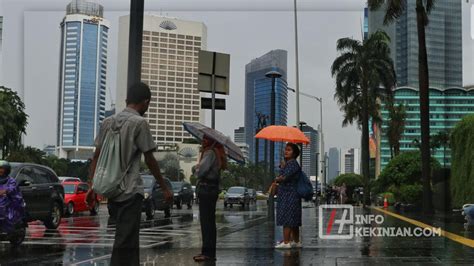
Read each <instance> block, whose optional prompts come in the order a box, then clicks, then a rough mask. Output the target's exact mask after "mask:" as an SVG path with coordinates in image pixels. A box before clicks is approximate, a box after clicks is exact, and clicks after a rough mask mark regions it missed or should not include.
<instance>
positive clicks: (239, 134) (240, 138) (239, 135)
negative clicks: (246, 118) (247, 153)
mask: <svg viewBox="0 0 474 266" xmlns="http://www.w3.org/2000/svg"><path fill="white" fill-rule="evenodd" d="M234 142H235V143H246V142H245V128H244V127H239V128H237V129H235V130H234Z"/></svg>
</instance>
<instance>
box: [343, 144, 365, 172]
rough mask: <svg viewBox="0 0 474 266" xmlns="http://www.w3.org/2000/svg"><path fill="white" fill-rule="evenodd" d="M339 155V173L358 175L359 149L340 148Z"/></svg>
mask: <svg viewBox="0 0 474 266" xmlns="http://www.w3.org/2000/svg"><path fill="white" fill-rule="evenodd" d="M340 155H341V158H340V160H339V161H340V163H341V165H340V166H339V169H340V174H358V175H360V159H361V158H360V149H356V148H350V149H343V150H341V152H340Z"/></svg>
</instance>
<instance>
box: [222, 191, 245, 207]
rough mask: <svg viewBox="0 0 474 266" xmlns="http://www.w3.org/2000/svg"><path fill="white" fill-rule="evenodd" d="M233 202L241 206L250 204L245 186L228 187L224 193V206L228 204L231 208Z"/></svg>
mask: <svg viewBox="0 0 474 266" xmlns="http://www.w3.org/2000/svg"><path fill="white" fill-rule="evenodd" d="M234 204H240V205H241V206H242V207H245V205H250V195H249V192H248V189H247V188H246V187H230V188H229V190H227V192H226V193H225V195H224V207H227V206H228V205H229V206H230V207H231V208H232V206H233V205H234Z"/></svg>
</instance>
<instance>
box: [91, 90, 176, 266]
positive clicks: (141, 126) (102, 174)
mask: <svg viewBox="0 0 474 266" xmlns="http://www.w3.org/2000/svg"><path fill="white" fill-rule="evenodd" d="M150 100H151V92H150V88H149V87H148V85H146V84H144V83H139V84H136V85H133V86H132V87H131V88H129V90H128V94H127V107H126V108H125V109H124V110H123V111H122V112H120V113H118V114H117V115H115V116H113V117H109V118H107V119H105V120H104V122H103V123H102V125H101V128H100V132H99V135H98V136H97V138H96V141H95V146H96V150H95V153H94V157H93V159H92V162H91V171H90V176H89V180H90V182H92V184H93V185H92V189H91V190H89V191H88V193H87V199H86V200H87V203H88V204H89V205H92V204H94V199H95V193H99V194H101V195H103V196H105V197H107V198H108V202H109V208H110V213H111V215H113V216H114V217H112V218H113V220H115V221H116V231H115V241H114V247H113V251H112V258H111V265H139V263H140V255H139V232H140V220H141V212H142V202H143V198H144V189H143V181H142V179H141V177H140V161H141V158H142V154H143V155H144V157H145V163H146V164H147V166H148V168H149V169H150V171H151V173H152V174H153V176H154V177H155V178H156V180H157V183H158V184H160V186H161V187H162V188H163V193H164V196H165V199H166V200H167V201H171V200H172V197H173V195H172V194H171V192H170V191H169V190H168V188H167V186H166V184H165V183H164V180H163V177H162V176H161V173H160V168H159V166H158V162H157V161H156V159H155V157H154V156H153V151H154V150H155V149H156V144H155V142H154V140H153V136H152V134H151V132H150V128H149V125H148V122H147V121H146V119H145V118H144V117H143V115H144V114H145V113H146V112H147V110H148V106H149V104H150Z"/></svg>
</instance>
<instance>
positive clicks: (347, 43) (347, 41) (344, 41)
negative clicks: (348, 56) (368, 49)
mask: <svg viewBox="0 0 474 266" xmlns="http://www.w3.org/2000/svg"><path fill="white" fill-rule="evenodd" d="M361 46H362V43H361V42H360V41H358V40H354V39H351V38H341V39H339V40H337V45H336V49H337V50H338V51H344V50H349V51H352V52H357V51H359V50H360V47H361Z"/></svg>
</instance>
